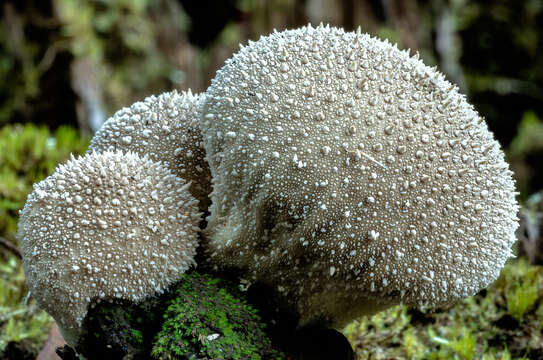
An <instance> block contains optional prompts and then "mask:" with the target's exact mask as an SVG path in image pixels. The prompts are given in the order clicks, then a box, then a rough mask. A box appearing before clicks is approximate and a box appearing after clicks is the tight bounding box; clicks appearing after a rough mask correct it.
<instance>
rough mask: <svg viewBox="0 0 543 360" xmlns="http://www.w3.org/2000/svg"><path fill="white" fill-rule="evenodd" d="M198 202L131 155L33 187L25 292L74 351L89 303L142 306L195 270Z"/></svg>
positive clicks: (62, 171) (23, 235) (91, 160)
mask: <svg viewBox="0 0 543 360" xmlns="http://www.w3.org/2000/svg"><path fill="white" fill-rule="evenodd" d="M197 203H198V201H197V200H196V199H195V198H194V197H193V196H192V195H191V194H190V193H189V191H188V184H187V183H186V182H185V181H184V180H182V179H181V178H179V177H177V176H175V175H173V174H172V172H171V171H170V170H169V169H167V168H166V167H164V166H163V165H162V164H160V163H156V162H153V161H151V160H150V159H149V158H148V157H143V158H140V157H139V156H138V155H137V154H135V153H130V152H129V153H126V154H124V153H122V152H120V151H117V152H109V151H106V152H104V153H101V154H99V153H96V152H92V153H89V154H86V155H85V156H84V157H78V158H73V157H72V159H71V160H69V161H68V162H67V163H66V164H63V165H59V166H58V167H57V169H56V171H55V172H54V173H53V174H52V175H51V176H49V177H48V178H46V179H45V180H43V181H42V182H40V183H38V184H35V185H34V191H33V192H32V193H31V194H30V195H29V196H28V199H27V201H26V204H25V206H24V208H23V210H22V211H21V216H20V220H19V226H18V234H17V238H18V241H19V244H20V247H21V252H22V255H23V267H24V272H25V276H26V279H27V284H28V287H29V289H30V291H31V293H32V296H33V297H34V298H35V299H36V301H37V303H38V305H39V306H40V307H41V308H43V309H44V310H46V311H47V312H48V313H49V314H50V315H51V316H53V318H55V320H56V321H57V323H58V324H59V326H60V327H61V329H62V332H63V335H64V336H65V339H66V341H67V342H68V343H69V344H70V345H72V346H74V345H75V343H76V341H77V338H78V336H79V333H80V327H81V324H82V321H83V319H84V317H85V315H86V313H87V307H88V305H89V303H90V302H91V300H93V299H100V300H102V299H103V300H111V299H116V298H122V299H127V300H131V301H134V302H139V301H141V300H143V299H144V298H145V297H147V296H150V295H153V294H155V293H160V292H162V291H163V290H164V289H166V287H167V286H168V285H169V284H170V283H172V282H174V281H175V280H176V279H177V278H178V276H179V275H180V274H181V273H183V272H185V270H187V269H188V268H189V266H191V265H192V264H193V263H194V260H193V257H194V255H195V253H196V246H197V235H198V231H199V229H198V223H199V221H200V219H201V214H200V213H199V212H198V206H197Z"/></svg>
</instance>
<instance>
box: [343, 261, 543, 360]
mask: <svg viewBox="0 0 543 360" xmlns="http://www.w3.org/2000/svg"><path fill="white" fill-rule="evenodd" d="M542 330H543V268H542V267H540V266H530V265H529V264H528V263H527V261H526V260H524V259H519V260H513V261H511V262H510V263H509V264H507V265H506V267H505V268H504V269H503V271H502V273H501V276H500V277H499V279H498V280H497V281H496V282H495V283H494V284H493V285H492V286H490V287H489V288H488V289H487V290H483V291H481V292H480V293H479V294H477V295H475V296H472V297H470V298H468V299H466V300H464V301H462V302H460V303H458V304H456V305H455V306H453V307H451V308H449V309H439V310H438V311H434V312H421V311H417V310H414V309H409V308H408V307H405V306H397V307H395V308H392V309H389V310H387V311H384V312H381V313H379V314H377V315H375V316H373V317H371V318H363V319H361V320H360V321H356V322H353V323H351V324H350V325H349V326H347V327H346V328H345V329H344V334H345V335H346V336H347V338H348V339H349V340H350V342H351V344H352V345H353V347H354V348H355V351H356V354H357V359H429V360H430V359H461V360H471V359H484V360H494V359H496V360H497V359H502V360H505V359H543V332H542Z"/></svg>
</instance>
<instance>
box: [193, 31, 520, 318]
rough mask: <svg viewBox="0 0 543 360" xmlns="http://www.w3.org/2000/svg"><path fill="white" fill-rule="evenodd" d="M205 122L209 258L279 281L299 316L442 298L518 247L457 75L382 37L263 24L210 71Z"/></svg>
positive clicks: (487, 144)
mask: <svg viewBox="0 0 543 360" xmlns="http://www.w3.org/2000/svg"><path fill="white" fill-rule="evenodd" d="M200 126H201V129H202V133H203V137H204V144H205V148H206V152H207V155H206V156H207V159H208V162H209V164H210V169H211V174H212V177H213V185H214V189H213V192H212V194H211V198H212V206H211V210H210V211H211V215H210V216H209V217H208V227H207V229H206V230H205V233H204V234H205V236H206V237H207V238H208V240H209V254H210V257H211V259H212V261H213V262H214V263H215V264H216V265H217V266H218V267H221V266H226V267H232V266H234V267H239V268H241V269H247V271H248V272H249V273H250V275H251V276H252V277H253V279H254V280H258V281H262V282H265V283H268V284H270V285H272V286H275V287H276V288H277V289H279V291H280V292H282V293H283V294H284V295H285V296H287V298H288V299H291V300H292V301H293V303H294V304H295V306H296V307H297V308H298V311H299V312H300V314H301V316H302V321H305V322H308V321H311V320H314V319H316V318H318V317H320V316H323V317H325V318H327V319H328V320H329V321H330V323H331V324H333V325H335V326H342V325H343V324H344V323H345V322H346V321H349V320H350V319H352V318H353V316H358V315H360V314H363V313H373V312H375V311H377V310H379V309H381V308H384V307H387V306H389V305H392V304H396V303H398V302H404V303H407V304H411V305H419V306H422V305H431V306H441V305H446V304H450V303H452V302H454V301H456V300H458V299H460V298H463V297H466V296H468V295H471V294H474V293H475V292H477V291H478V290H479V289H481V288H483V287H485V286H487V285H488V284H489V283H490V282H492V281H493V280H494V279H496V277H497V276H498V274H499V271H500V269H501V268H502V266H503V264H504V262H505V261H506V260H507V259H508V258H509V257H510V256H511V255H512V253H511V245H512V244H513V242H514V240H515V237H514V231H515V229H516V227H517V218H516V213H517V210H518V206H517V203H516V201H515V188H514V182H513V179H512V177H511V175H512V173H511V171H510V170H509V168H508V165H507V164H506V163H505V161H504V155H503V152H502V150H501V149H500V146H499V144H498V143H497V142H496V141H495V140H494V138H493V135H492V133H490V132H489V130H488V128H487V126H486V124H485V123H484V121H482V120H481V118H480V116H479V115H478V114H477V112H476V111H475V110H474V109H473V107H472V106H471V105H470V104H468V103H467V102H466V99H465V97H464V96H463V95H461V94H459V93H458V90H457V88H456V86H454V85H452V84H451V83H449V82H448V81H446V80H445V79H444V76H443V75H442V74H441V73H439V72H437V71H436V70H434V69H431V68H429V67H427V66H425V65H424V64H423V63H422V62H421V61H420V60H419V59H418V58H417V57H410V56H409V54H408V52H407V51H401V50H399V49H398V48H397V47H396V46H395V45H391V44H389V43H388V42H386V41H381V40H378V39H375V38H373V37H371V36H369V35H367V34H361V33H360V31H359V32H357V33H354V32H344V31H343V30H342V29H337V28H333V27H329V26H326V27H325V26H319V27H318V28H313V27H311V26H310V25H309V26H307V27H304V28H300V29H296V30H287V31H283V32H275V33H273V34H271V35H269V36H264V37H262V38H260V40H258V41H256V42H252V43H250V44H249V45H248V46H246V47H243V48H242V49H241V50H240V51H239V52H238V53H236V54H234V56H233V57H232V59H230V60H227V61H226V64H225V65H224V66H223V68H222V69H221V70H219V71H218V72H217V76H216V77H215V79H213V81H212V84H211V86H210V87H209V89H208V90H207V92H206V100H205V102H204V106H203V117H202V121H201V123H200ZM228 134H235V136H229V135H228ZM346 309H348V310H346Z"/></svg>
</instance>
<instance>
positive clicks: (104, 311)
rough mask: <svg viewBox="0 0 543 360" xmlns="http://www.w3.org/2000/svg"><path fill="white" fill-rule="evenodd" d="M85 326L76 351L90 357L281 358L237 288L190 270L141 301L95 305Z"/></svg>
mask: <svg viewBox="0 0 543 360" xmlns="http://www.w3.org/2000/svg"><path fill="white" fill-rule="evenodd" d="M84 326H85V329H86V330H87V333H86V334H84V335H83V337H82V339H81V340H80V342H79V344H78V346H77V350H78V352H80V353H81V354H83V355H84V356H85V357H86V358H88V359H105V358H108V359H110V358H111V359H149V358H155V359H161V360H170V359H187V360H188V359H194V360H196V359H198V360H203V359H251V360H260V359H282V358H284V357H283V356H282V354H281V353H280V352H278V351H276V350H275V349H274V348H273V346H272V344H271V341H270V339H269V338H268V335H267V334H266V333H265V331H264V330H265V327H266V325H265V324H264V323H263V322H262V321H261V319H260V317H259V316H258V315H257V311H256V310H255V309H254V308H253V307H252V306H251V305H249V304H247V302H246V301H245V299H244V296H243V294H242V293H241V291H239V290H238V289H237V288H236V287H235V286H233V285H231V284H230V283H229V282H228V281H225V280H221V279H219V278H217V277H213V276H211V275H207V274H200V273H197V272H194V271H193V272H189V273H186V274H183V275H182V276H181V278H180V280H179V281H178V282H177V283H176V284H175V285H174V286H172V289H171V290H170V291H169V292H167V293H165V294H163V295H161V296H159V297H152V298H150V299H148V300H146V301H145V302H143V303H142V304H139V305H133V304H130V303H129V302H128V301H117V302H115V303H105V302H102V303H100V304H97V305H96V306H95V307H93V308H92V309H91V310H90V311H89V313H88V316H87V318H86V319H85V322H84Z"/></svg>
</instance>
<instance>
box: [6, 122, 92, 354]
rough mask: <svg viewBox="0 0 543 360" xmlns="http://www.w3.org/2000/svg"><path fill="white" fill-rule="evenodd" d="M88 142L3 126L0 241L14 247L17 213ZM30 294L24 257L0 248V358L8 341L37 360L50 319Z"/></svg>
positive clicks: (63, 133) (63, 132)
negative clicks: (40, 184) (26, 300)
mask: <svg viewBox="0 0 543 360" xmlns="http://www.w3.org/2000/svg"><path fill="white" fill-rule="evenodd" d="M87 144H88V139H84V138H81V137H80V136H79V134H78V132H77V131H76V130H75V129H72V128H69V127H60V128H59V129H58V130H57V131H55V132H54V133H53V132H50V131H49V130H48V129H47V128H45V127H37V126H35V125H32V124H29V125H26V126H22V125H10V126H4V127H3V128H0V237H2V238H4V239H7V240H8V241H11V242H13V243H16V239H15V233H16V228H17V221H18V212H19V210H20V209H21V208H22V207H23V205H24V202H25V201H26V197H27V195H28V194H29V193H30V192H31V191H32V184H33V183H36V182H38V181H40V180H42V179H44V178H45V177H46V176H48V175H49V174H50V173H51V172H52V171H53V170H54V169H55V167H56V166H57V165H58V164H59V163H61V162H64V161H65V160H66V159H68V157H69V155H70V153H75V154H78V153H82V152H84V151H85V149H86V147H87ZM27 291H28V289H27V288H26V286H25V278H24V273H23V268H22V264H21V261H20V259H18V258H17V257H16V256H15V254H13V253H11V252H8V251H5V250H4V249H3V248H1V247H0V358H2V352H3V351H4V350H5V349H6V347H7V346H8V344H9V343H10V342H22V341H24V342H25V348H26V350H27V351H28V352H29V353H30V354H33V355H34V356H35V355H36V354H37V352H38V351H39V349H40V348H41V347H42V346H43V343H44V341H45V339H46V338H47V333H48V331H47V330H48V328H49V327H50V325H51V324H52V319H51V317H50V316H49V315H47V314H46V313H45V312H43V311H40V310H39V309H38V308H37V306H36V304H35V303H34V301H32V299H30V302H29V303H28V305H25V304H24V298H25V296H26V294H27Z"/></svg>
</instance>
